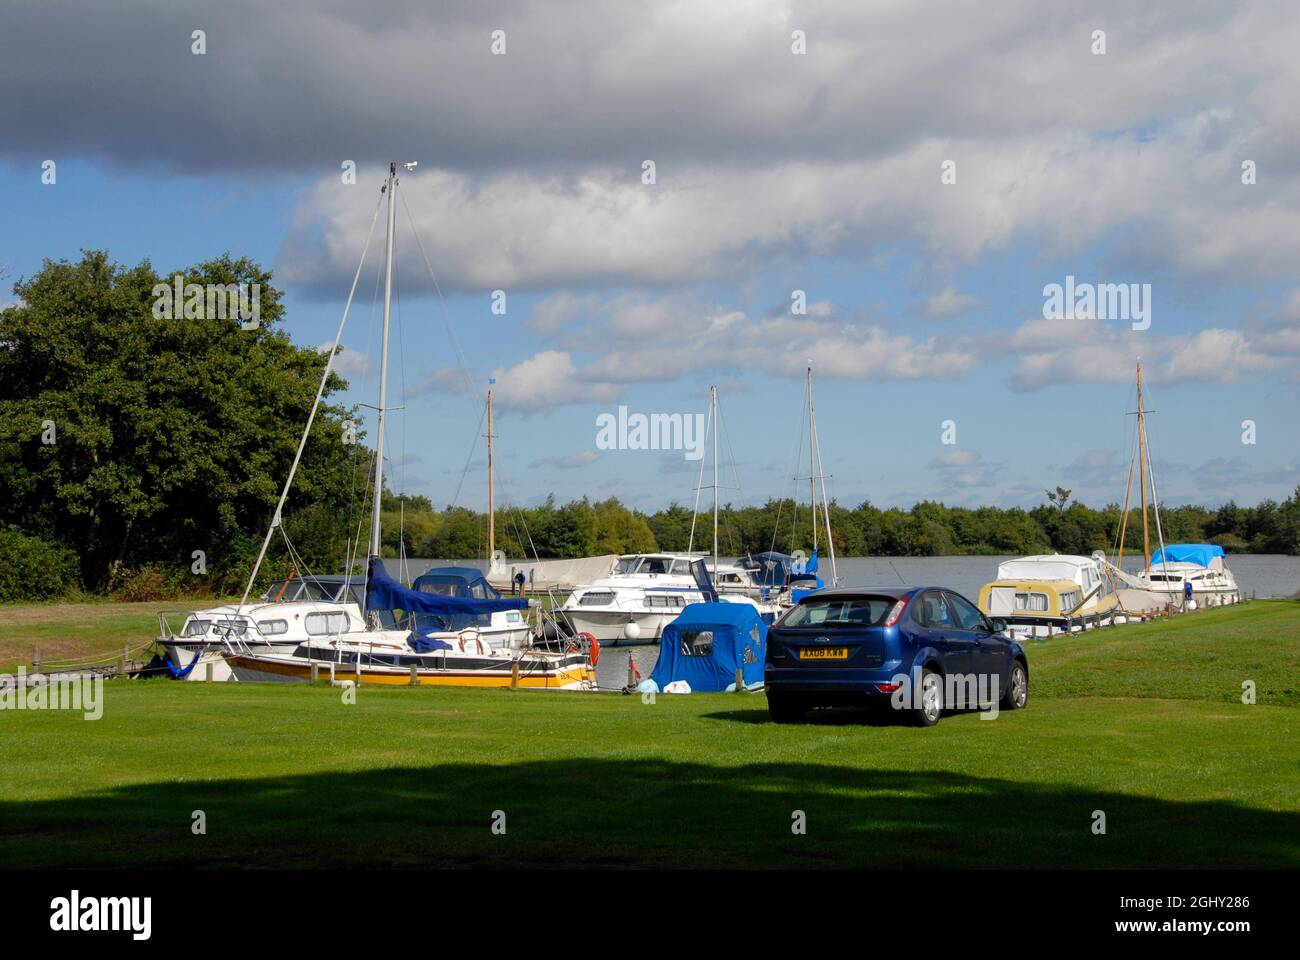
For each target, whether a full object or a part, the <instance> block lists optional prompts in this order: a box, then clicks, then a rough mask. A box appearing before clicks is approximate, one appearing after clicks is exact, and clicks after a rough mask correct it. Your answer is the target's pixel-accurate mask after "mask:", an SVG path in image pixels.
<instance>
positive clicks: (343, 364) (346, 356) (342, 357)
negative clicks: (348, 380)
mask: <svg viewBox="0 0 1300 960" xmlns="http://www.w3.org/2000/svg"><path fill="white" fill-rule="evenodd" d="M332 346H334V341H333V340H331V341H329V342H328V343H322V344H320V345H319V346H318V347H317V348H316V350H317V351H318V352H319V353H329V351H330V348H331V347H332ZM374 369H375V362H374V361H373V360H371V359H370V356H369V355H368V354H365V353H359V352H358V351H356V350H349V349H348V348H347V347H344V346H340V347H339V352H338V353H337V354H336V355H335V357H334V371H335V372H336V373H337V374H338V375H339V376H341V377H350V376H354V375H357V374H368V373H371V372H373V371H374Z"/></svg>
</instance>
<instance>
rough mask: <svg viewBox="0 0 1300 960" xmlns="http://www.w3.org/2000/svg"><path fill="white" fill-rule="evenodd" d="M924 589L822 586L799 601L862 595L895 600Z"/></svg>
mask: <svg viewBox="0 0 1300 960" xmlns="http://www.w3.org/2000/svg"><path fill="white" fill-rule="evenodd" d="M925 589H928V588H926V587H908V586H892V587H823V588H822V589H820V590H817V591H815V592H813V593H810V594H808V595H807V596H804V597H801V598H800V599H799V602H800V603H802V602H803V601H804V600H813V599H820V598H823V597H863V596H876V597H893V598H894V599H895V600H897V599H898V598H899V597H905V596H907V595H909V594H912V593H915V592H916V591H918V590H925Z"/></svg>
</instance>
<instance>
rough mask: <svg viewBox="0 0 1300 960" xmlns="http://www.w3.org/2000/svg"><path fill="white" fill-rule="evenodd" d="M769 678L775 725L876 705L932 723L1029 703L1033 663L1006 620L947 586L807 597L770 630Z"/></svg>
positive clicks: (769, 702) (769, 703)
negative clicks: (815, 712) (817, 710)
mask: <svg viewBox="0 0 1300 960" xmlns="http://www.w3.org/2000/svg"><path fill="white" fill-rule="evenodd" d="M764 682H765V684H766V686H767V707H768V712H769V714H770V716H771V718H772V719H773V720H774V721H776V722H777V723H794V722H797V721H799V720H802V719H803V718H804V717H805V716H806V715H807V713H808V711H809V710H811V709H812V708H814V707H829V706H870V705H879V706H889V707H892V708H893V709H895V710H899V711H903V712H904V715H905V716H907V717H908V718H909V719H910V720H912V722H914V723H916V724H918V725H919V726H923V727H931V726H934V725H935V724H936V723H938V722H939V718H940V716H942V714H943V711H944V710H945V709H968V708H975V707H978V708H980V709H986V710H989V709H993V707H994V705H995V704H996V706H997V708H998V709H1001V710H1019V709H1021V708H1023V707H1024V706H1025V704H1026V703H1027V702H1028V700H1029V664H1028V661H1027V660H1026V659H1025V651H1024V648H1023V647H1022V646H1021V645H1020V643H1019V642H1018V641H1016V640H1014V639H1012V638H1011V637H1010V636H1008V635H1007V633H1006V623H1005V622H1004V621H1002V620H996V619H995V620H990V619H989V618H988V617H986V616H984V614H983V613H981V612H980V610H979V608H978V607H976V606H975V604H973V603H971V602H970V601H969V600H967V599H966V598H965V597H963V596H962V595H961V594H959V593H957V592H956V591H955V590H949V589H948V588H946V587H884V588H867V587H836V588H832V589H827V590H818V591H817V592H816V593H813V594H809V595H808V596H806V597H804V598H802V599H801V600H800V601H799V603H798V604H797V605H795V606H794V607H792V608H791V609H790V610H789V612H787V613H786V614H785V616H783V617H782V618H781V619H780V620H779V621H777V623H776V624H775V625H774V626H773V627H772V628H771V630H770V631H769V632H768V635H767V662H766V665H765V676H764Z"/></svg>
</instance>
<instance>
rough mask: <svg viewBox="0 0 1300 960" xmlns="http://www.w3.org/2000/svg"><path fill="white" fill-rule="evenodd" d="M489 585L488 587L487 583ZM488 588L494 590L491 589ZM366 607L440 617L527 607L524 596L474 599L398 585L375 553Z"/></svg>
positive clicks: (481, 614)
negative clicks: (430, 614)
mask: <svg viewBox="0 0 1300 960" xmlns="http://www.w3.org/2000/svg"><path fill="white" fill-rule="evenodd" d="M451 569H455V568H451ZM461 569H464V568H461ZM474 573H475V575H476V576H477V577H478V578H479V579H480V580H482V579H483V574H482V573H480V572H479V571H477V570H475V571H474ZM428 576H429V574H425V575H424V577H419V578H418V579H417V580H416V581H415V582H416V583H417V584H419V582H420V581H421V580H424V579H425V577H428ZM484 585H487V583H486V581H484ZM489 589H491V587H490V586H489ZM492 592H493V593H494V594H495V593H496V591H495V590H493V591H492ZM366 609H367V610H390V611H391V610H401V611H403V612H405V613H432V614H435V615H436V616H440V617H448V616H457V615H464V616H472V617H477V616H483V615H485V614H493V613H500V612H502V611H505V610H527V609H528V600H527V598H524V597H519V598H517V599H510V598H503V597H500V596H494V597H491V598H484V599H477V598H474V597H461V596H448V595H446V594H442V593H426V592H424V591H422V590H412V589H410V588H407V587H404V586H402V585H401V584H400V583H398V582H397V581H396V580H394V579H393V578H392V577H390V576H389V575H388V571H387V570H385V569H384V562H383V561H382V560H380V559H379V558H378V557H372V558H371V559H370V577H369V579H368V580H367V582H366Z"/></svg>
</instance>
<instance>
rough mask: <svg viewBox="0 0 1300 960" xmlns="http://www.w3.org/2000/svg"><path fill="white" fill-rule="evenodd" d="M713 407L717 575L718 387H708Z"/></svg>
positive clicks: (715, 557) (715, 558)
mask: <svg viewBox="0 0 1300 960" xmlns="http://www.w3.org/2000/svg"><path fill="white" fill-rule="evenodd" d="M709 397H710V404H709V405H710V406H711V407H712V408H713V575H714V576H715V577H716V576H717V575H718V388H717V385H716V384H715V385H714V386H712V387H710V388H709Z"/></svg>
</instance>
